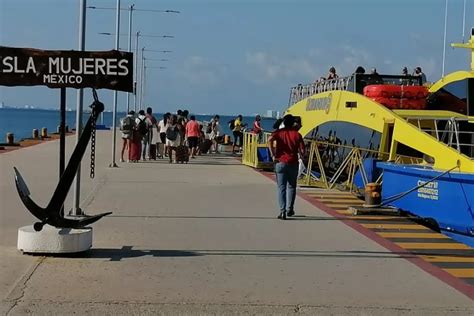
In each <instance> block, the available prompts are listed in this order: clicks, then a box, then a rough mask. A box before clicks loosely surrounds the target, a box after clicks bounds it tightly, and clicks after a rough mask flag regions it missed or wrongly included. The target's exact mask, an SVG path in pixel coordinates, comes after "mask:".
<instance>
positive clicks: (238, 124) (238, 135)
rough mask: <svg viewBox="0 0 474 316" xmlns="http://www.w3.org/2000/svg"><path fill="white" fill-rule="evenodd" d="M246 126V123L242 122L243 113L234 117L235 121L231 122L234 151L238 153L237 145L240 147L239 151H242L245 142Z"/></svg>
mask: <svg viewBox="0 0 474 316" xmlns="http://www.w3.org/2000/svg"><path fill="white" fill-rule="evenodd" d="M244 127H245V125H244V124H243V123H242V115H239V116H237V118H236V119H234V120H233V122H232V121H231V122H230V126H229V128H230V129H231V130H232V134H234V144H233V145H232V153H236V151H235V147H236V146H237V148H238V152H240V151H242V146H243V143H244V133H243V128H244ZM237 143H238V145H237Z"/></svg>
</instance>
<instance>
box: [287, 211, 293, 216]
mask: <svg viewBox="0 0 474 316" xmlns="http://www.w3.org/2000/svg"><path fill="white" fill-rule="evenodd" d="M286 215H288V216H293V215H295V211H293V210H291V211H287V212H286Z"/></svg>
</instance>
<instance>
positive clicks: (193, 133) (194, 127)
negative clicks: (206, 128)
mask: <svg viewBox="0 0 474 316" xmlns="http://www.w3.org/2000/svg"><path fill="white" fill-rule="evenodd" d="M189 119H190V120H189V122H188V123H187V124H186V137H187V139H188V146H189V155H190V156H191V158H196V157H195V155H196V149H197V146H198V140H199V137H200V136H201V129H200V128H199V123H198V122H196V117H195V116H194V115H191V117H190V118H189Z"/></svg>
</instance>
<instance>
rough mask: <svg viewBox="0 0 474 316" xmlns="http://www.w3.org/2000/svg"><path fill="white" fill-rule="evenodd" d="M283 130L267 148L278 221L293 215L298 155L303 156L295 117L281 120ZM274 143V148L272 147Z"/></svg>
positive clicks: (276, 133) (272, 136)
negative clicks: (270, 161)
mask: <svg viewBox="0 0 474 316" xmlns="http://www.w3.org/2000/svg"><path fill="white" fill-rule="evenodd" d="M283 124H284V126H285V127H284V128H282V129H279V130H276V131H274V132H273V133H272V135H271V136H270V138H269V139H268V148H269V149H270V153H271V155H272V159H273V162H274V163H275V173H276V178H277V186H278V202H279V205H280V214H279V215H278V218H279V219H286V217H287V216H293V215H295V211H294V205H295V198H296V185H297V180H298V154H300V156H301V157H303V156H304V150H305V147H304V141H303V137H302V136H301V134H300V133H299V132H298V128H300V127H301V126H298V128H295V117H294V116H293V115H291V114H287V115H285V117H284V118H283ZM274 143H276V146H274Z"/></svg>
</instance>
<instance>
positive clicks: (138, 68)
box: [98, 31, 174, 112]
mask: <svg viewBox="0 0 474 316" xmlns="http://www.w3.org/2000/svg"><path fill="white" fill-rule="evenodd" d="M98 34H100V35H108V36H111V35H115V34H113V33H110V32H99V33H98ZM120 35H123V36H126V35H130V33H129V34H120ZM134 36H135V37H136V39H135V70H134V72H135V81H134V109H135V112H136V111H137V102H138V104H139V105H140V107H141V101H140V100H139V99H138V97H137V94H139V92H140V91H141V77H142V75H141V74H140V73H139V71H141V68H143V64H142V65H140V66H138V61H139V60H140V61H141V58H140V59H138V55H139V51H138V39H139V38H140V37H152V38H174V36H173V35H156V34H141V32H140V31H137V32H136V34H135V35H134ZM129 38H130V37H129ZM144 50H145V48H144V47H143V48H142V56H143V51H144ZM159 52H163V53H170V52H171V51H169V50H163V51H159ZM139 79H140V80H139ZM127 110H128V109H127Z"/></svg>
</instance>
